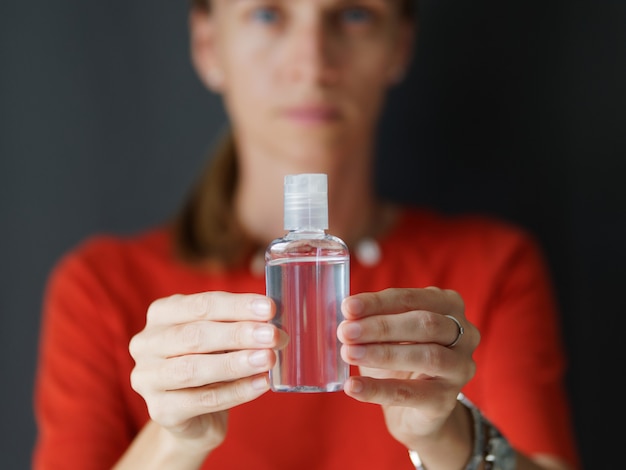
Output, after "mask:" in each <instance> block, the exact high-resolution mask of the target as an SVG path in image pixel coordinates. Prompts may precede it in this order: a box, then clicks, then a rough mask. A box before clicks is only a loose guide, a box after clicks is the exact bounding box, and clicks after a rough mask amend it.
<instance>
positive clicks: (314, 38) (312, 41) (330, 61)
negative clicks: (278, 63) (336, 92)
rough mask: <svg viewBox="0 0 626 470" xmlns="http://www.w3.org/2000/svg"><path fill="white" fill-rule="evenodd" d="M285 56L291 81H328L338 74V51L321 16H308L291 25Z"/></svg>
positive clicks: (327, 82) (330, 81) (314, 82)
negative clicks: (297, 23)
mask: <svg viewBox="0 0 626 470" xmlns="http://www.w3.org/2000/svg"><path fill="white" fill-rule="evenodd" d="M290 36H291V37H290V42H289V46H288V49H289V53H288V57H287V75H288V78H289V80H290V81H293V82H310V83H313V84H316V85H322V86H324V85H331V84H333V83H334V82H335V81H336V80H337V78H338V70H337V65H338V63H337V62H338V61H337V58H338V55H337V53H336V50H335V49H336V44H334V42H335V41H334V39H333V37H332V34H331V32H330V31H329V30H328V28H327V26H326V25H325V24H324V21H323V19H322V18H311V19H310V20H309V21H307V22H306V23H305V24H303V23H300V24H299V25H298V26H297V27H295V25H294V28H293V31H292V34H291V35H290Z"/></svg>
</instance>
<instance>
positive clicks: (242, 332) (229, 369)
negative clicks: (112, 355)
mask: <svg viewBox="0 0 626 470" xmlns="http://www.w3.org/2000/svg"><path fill="white" fill-rule="evenodd" d="M274 313H275V308H274V303H273V302H272V301H271V300H270V299H269V298H268V297H266V296H263V295H258V294H231V293H226V292H204V293H199V294H192V295H180V294H178V295H173V296H171V297H166V298H163V299H159V300H156V301H154V302H153V303H152V304H151V305H150V307H149V309H148V313H147V320H146V326H145V328H144V329H143V330H142V331H140V332H139V333H137V334H136V335H135V336H134V337H133V338H132V339H131V341H130V345H129V350H130V354H131V356H132V357H133V359H134V360H135V367H134V369H133V371H132V373H131V385H132V387H133V389H134V390H135V391H136V392H137V393H139V394H140V395H141V396H142V397H143V399H144V400H145V401H146V404H147V406H148V412H149V414H150V417H151V418H152V421H154V422H156V423H158V424H159V425H160V427H162V428H163V429H165V430H167V431H169V433H171V435H172V436H174V437H175V438H176V442H179V443H181V445H183V447H187V448H188V447H190V446H191V447H192V448H193V449H196V450H197V451H198V452H199V453H204V455H206V454H208V453H209V452H211V450H213V449H215V448H216V447H217V446H219V445H220V444H221V443H222V442H223V440H224V438H225V436H226V427H227V420H228V409H230V408H232V407H234V406H237V405H240V404H242V403H246V402H248V401H250V400H253V399H255V398H257V397H259V396H260V395H262V394H263V393H265V392H266V391H267V390H268V389H269V380H268V371H269V370H270V368H271V367H272V366H273V365H274V363H275V361H276V357H275V353H274V349H277V348H280V347H282V346H284V344H286V342H287V336H286V334H285V333H284V332H282V331H281V330H279V329H278V328H276V327H275V326H273V325H271V324H269V323H267V322H268V320H270V319H271V318H272V317H273V316H274Z"/></svg>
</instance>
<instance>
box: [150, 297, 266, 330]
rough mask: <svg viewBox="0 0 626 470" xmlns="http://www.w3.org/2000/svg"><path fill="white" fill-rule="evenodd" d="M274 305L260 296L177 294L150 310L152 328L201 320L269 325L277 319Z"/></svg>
mask: <svg viewBox="0 0 626 470" xmlns="http://www.w3.org/2000/svg"><path fill="white" fill-rule="evenodd" d="M274 312H275V309H274V303H273V302H272V301H271V300H270V299H269V298H268V297H266V296H264V295H260V294H232V293H230V292H218V291H215V292H201V293H198V294H191V295H182V294H175V295H172V296H170V297H165V298H162V299H158V300H155V301H154V302H152V304H150V306H149V307H148V313H147V321H148V323H149V324H152V325H158V324H173V323H188V322H193V321H198V320H214V321H238V320H263V321H267V320H269V319H271V318H272V317H273V315H274Z"/></svg>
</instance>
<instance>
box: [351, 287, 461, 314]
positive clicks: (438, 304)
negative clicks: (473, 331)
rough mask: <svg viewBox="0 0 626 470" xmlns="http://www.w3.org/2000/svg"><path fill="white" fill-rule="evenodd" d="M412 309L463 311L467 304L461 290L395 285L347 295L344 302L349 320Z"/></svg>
mask: <svg viewBox="0 0 626 470" xmlns="http://www.w3.org/2000/svg"><path fill="white" fill-rule="evenodd" d="M411 310H428V311H431V312H436V313H441V314H455V313H456V314H462V313H463V312H464V310H465V306H464V303H463V299H462V298H461V296H460V295H459V294H458V293H457V292H455V291H453V290H450V289H439V288H437V287H427V288H424V289H418V288H401V289H396V288H393V289H385V290H382V291H379V292H364V293H361V294H355V295H352V296H349V297H346V298H345V299H344V300H343V302H342V304H341V311H342V313H343V315H344V317H345V318H346V319H348V320H355V319H358V318H363V317H368V316H371V315H388V314H396V313H403V312H408V311H411Z"/></svg>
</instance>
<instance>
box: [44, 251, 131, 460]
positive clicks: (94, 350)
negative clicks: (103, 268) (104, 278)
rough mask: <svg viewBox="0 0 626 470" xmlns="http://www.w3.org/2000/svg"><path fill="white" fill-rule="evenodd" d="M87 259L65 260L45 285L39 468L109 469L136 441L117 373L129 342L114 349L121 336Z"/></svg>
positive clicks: (74, 255) (70, 257) (69, 257)
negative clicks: (121, 354)
mask: <svg viewBox="0 0 626 470" xmlns="http://www.w3.org/2000/svg"><path fill="white" fill-rule="evenodd" d="M83 255H84V253H82V254H81V253H80V252H75V253H72V254H69V255H67V256H66V257H65V258H64V259H63V260H61V262H59V264H58V265H57V266H56V268H55V269H54V271H53V272H52V274H51V276H50V278H49V280H48V284H47V286H46V292H45V296H44V301H43V314H42V324H41V325H42V326H41V336H40V344H39V362H38V367H37V372H36V383H35V395H34V408H35V417H36V421H37V429H38V435H37V440H36V443H35V448H34V452H33V469H35V470H42V469H45V470H54V469H67V468H80V469H83V470H89V469H109V468H111V467H112V465H113V464H114V462H115V461H116V460H117V459H118V458H119V456H120V455H121V453H122V452H123V451H124V449H126V448H127V446H128V445H129V442H130V440H131V437H130V436H131V434H132V430H130V429H129V427H130V426H129V424H128V423H129V419H128V417H127V411H126V410H125V408H124V405H123V399H122V397H121V395H122V392H121V389H122V386H123V387H126V388H127V387H128V383H124V384H122V383H121V381H122V379H121V376H120V375H119V374H118V373H116V371H117V370H118V369H119V367H117V366H116V365H117V363H118V361H116V354H120V348H122V347H124V345H117V344H115V339H114V338H116V337H118V338H119V336H116V335H115V334H113V330H114V328H115V327H114V319H112V318H111V317H110V316H109V315H107V314H106V312H107V302H108V300H107V296H106V293H105V289H104V287H103V285H102V283H100V282H98V279H97V275H96V273H95V272H94V270H93V269H91V268H90V262H89V258H88V257H87V256H83ZM117 341H119V339H118V340H117ZM126 346H127V345H126ZM125 349H126V351H127V347H126V348H125Z"/></svg>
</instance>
